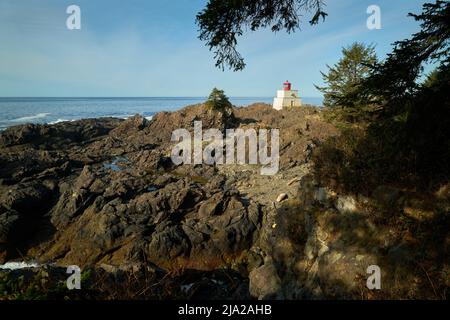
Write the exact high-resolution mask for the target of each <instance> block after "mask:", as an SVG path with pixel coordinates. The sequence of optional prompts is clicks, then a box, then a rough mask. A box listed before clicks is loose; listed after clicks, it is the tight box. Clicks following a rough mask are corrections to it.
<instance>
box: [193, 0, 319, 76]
mask: <svg viewBox="0 0 450 320" xmlns="http://www.w3.org/2000/svg"><path fill="white" fill-rule="evenodd" d="M324 6H325V5H324V3H323V0H284V1H274V0H252V1H234V0H209V2H208V4H207V5H206V7H205V9H204V10H203V11H202V12H200V13H199V14H198V15H197V24H198V25H199V28H200V36H199V38H200V40H202V41H205V42H206V45H207V46H208V47H209V49H210V50H214V58H215V59H216V67H220V68H222V69H224V67H225V66H228V67H229V68H230V69H232V70H234V71H239V70H242V69H244V68H245V63H244V59H243V58H242V56H241V55H240V54H239V52H238V51H237V50H236V46H237V38H238V37H239V36H242V35H243V33H244V30H246V29H249V30H252V31H255V30H258V29H260V28H266V27H270V28H271V29H272V31H274V32H276V31H281V30H283V29H285V30H286V31H287V32H288V33H290V32H294V31H295V30H297V29H299V27H300V11H305V12H307V13H312V18H311V20H310V24H317V23H318V22H319V20H320V18H323V19H325V17H326V15H327V14H326V13H325V12H324V11H323V8H324Z"/></svg>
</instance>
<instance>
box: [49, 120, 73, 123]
mask: <svg viewBox="0 0 450 320" xmlns="http://www.w3.org/2000/svg"><path fill="white" fill-rule="evenodd" d="M67 121H75V120H66V119H57V120H55V121H50V122H49V123H48V124H57V123H61V122H67Z"/></svg>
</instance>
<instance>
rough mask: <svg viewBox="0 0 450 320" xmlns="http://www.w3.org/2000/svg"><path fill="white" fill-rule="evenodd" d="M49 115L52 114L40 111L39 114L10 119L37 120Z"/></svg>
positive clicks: (15, 120)
mask: <svg viewBox="0 0 450 320" xmlns="http://www.w3.org/2000/svg"><path fill="white" fill-rule="evenodd" d="M48 115H50V113H38V114H35V115H32V116H25V117H21V118H17V119H13V120H10V121H11V122H27V121H31V120H36V119H42V118H45V117H47V116H48Z"/></svg>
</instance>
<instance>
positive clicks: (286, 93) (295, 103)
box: [273, 81, 302, 110]
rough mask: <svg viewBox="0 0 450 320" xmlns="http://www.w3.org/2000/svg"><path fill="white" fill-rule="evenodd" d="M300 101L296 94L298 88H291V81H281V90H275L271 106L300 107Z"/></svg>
mask: <svg viewBox="0 0 450 320" xmlns="http://www.w3.org/2000/svg"><path fill="white" fill-rule="evenodd" d="M301 105H302V101H301V100H300V97H299V96H298V90H292V89H291V83H290V82H289V81H286V82H285V83H283V90H278V91H277V96H276V97H275V99H273V108H274V109H276V110H281V109H283V108H289V107H301Z"/></svg>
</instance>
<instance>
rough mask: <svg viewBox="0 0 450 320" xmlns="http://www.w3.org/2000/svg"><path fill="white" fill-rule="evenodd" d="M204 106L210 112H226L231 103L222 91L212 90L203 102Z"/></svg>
mask: <svg viewBox="0 0 450 320" xmlns="http://www.w3.org/2000/svg"><path fill="white" fill-rule="evenodd" d="M205 106H206V107H207V108H208V109H209V110H211V111H219V112H224V113H225V112H227V111H228V110H229V109H230V108H231V107H232V105H231V102H230V101H229V100H228V97H227V96H226V95H225V93H224V92H223V90H219V89H217V88H214V89H213V90H212V91H211V94H210V95H209V97H208V100H207V101H206V102H205Z"/></svg>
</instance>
